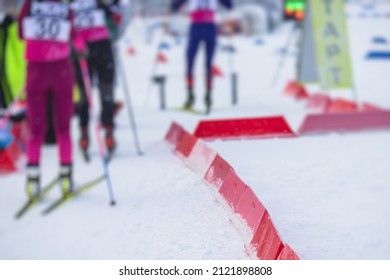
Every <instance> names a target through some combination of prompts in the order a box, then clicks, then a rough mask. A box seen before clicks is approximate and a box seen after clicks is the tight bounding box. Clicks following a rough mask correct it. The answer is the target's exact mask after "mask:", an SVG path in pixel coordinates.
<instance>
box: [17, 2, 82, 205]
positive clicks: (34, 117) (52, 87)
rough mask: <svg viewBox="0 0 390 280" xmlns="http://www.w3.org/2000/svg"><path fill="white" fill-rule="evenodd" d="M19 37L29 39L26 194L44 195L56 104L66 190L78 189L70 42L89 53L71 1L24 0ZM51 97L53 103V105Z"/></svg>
mask: <svg viewBox="0 0 390 280" xmlns="http://www.w3.org/2000/svg"><path fill="white" fill-rule="evenodd" d="M18 23H19V36H20V38H22V39H24V40H25V41H26V52H25V58H26V60H27V62H28V65H27V81H26V91H27V121H28V125H29V129H30V138H29V140H28V143H27V159H28V166H27V186H26V188H27V193H28V195H29V197H31V198H34V197H39V195H40V161H41V146H42V143H43V140H44V137H45V132H46V128H47V113H46V112H47V108H48V107H49V106H53V122H54V126H55V132H56V138H57V143H58V146H59V159H60V176H59V181H60V186H61V188H62V192H63V195H64V196H65V195H67V194H68V193H70V192H72V190H73V180H72V160H73V158H72V142H71V135H70V121H71V117H72V113H73V99H72V92H73V89H72V88H73V81H74V80H73V71H72V65H71V62H70V59H69V57H70V52H71V48H70V43H71V42H72V41H73V42H74V46H75V48H76V49H77V50H78V51H79V52H80V53H82V52H84V44H83V41H82V40H78V39H79V38H77V33H76V32H75V30H74V28H73V17H72V13H71V11H70V6H69V4H68V2H67V1H64V0H25V1H24V3H23V5H22V9H21V11H20V15H19V18H18ZM49 100H51V101H52V102H51V104H49Z"/></svg>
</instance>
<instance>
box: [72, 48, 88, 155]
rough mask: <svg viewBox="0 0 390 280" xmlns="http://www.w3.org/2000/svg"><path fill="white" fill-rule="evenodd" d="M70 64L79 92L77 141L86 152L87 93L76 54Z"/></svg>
mask: <svg viewBox="0 0 390 280" xmlns="http://www.w3.org/2000/svg"><path fill="white" fill-rule="evenodd" d="M72 62H73V69H74V74H75V79H76V83H77V86H78V88H79V92H80V99H79V101H78V103H77V114H78V116H79V125H80V130H81V136H80V140H79V145H80V148H81V149H82V150H83V151H85V152H86V151H87V150H88V147H89V134H88V124H89V105H88V98H87V93H86V89H85V85H84V80H83V74H82V71H81V67H80V63H79V58H78V57H77V54H76V53H72Z"/></svg>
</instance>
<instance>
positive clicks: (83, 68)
mask: <svg viewBox="0 0 390 280" xmlns="http://www.w3.org/2000/svg"><path fill="white" fill-rule="evenodd" d="M79 63H80V68H81V71H82V75H83V80H84V85H85V91H86V94H87V100H88V105H89V107H90V108H91V112H92V117H93V119H94V121H95V132H96V138H97V141H98V146H99V152H100V157H101V159H102V164H103V170H104V177H105V179H106V183H107V189H108V194H109V197H110V205H111V206H114V205H116V201H115V197H114V191H113V188H112V182H111V176H110V172H109V169H108V158H107V155H106V152H105V149H104V144H103V139H102V136H101V134H100V125H99V121H98V117H97V114H96V111H95V108H94V106H93V98H92V87H91V80H90V78H89V71H88V65H87V61H86V59H85V58H81V59H80V61H79Z"/></svg>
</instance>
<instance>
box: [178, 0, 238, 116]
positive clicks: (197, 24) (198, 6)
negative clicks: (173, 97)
mask: <svg viewBox="0 0 390 280" xmlns="http://www.w3.org/2000/svg"><path fill="white" fill-rule="evenodd" d="M185 3H187V4H188V9H189V12H190V16H191V29H190V32H189V42H188V47H187V54H186V61H187V71H186V79H187V100H186V102H185V104H184V109H186V110H191V109H192V106H193V105H194V102H195V96H194V75H193V69H194V61H195V57H196V54H197V51H198V48H199V45H200V43H204V44H205V48H206V95H205V100H204V101H205V106H206V112H207V113H209V112H210V109H211V106H212V87H213V73H212V63H213V58H214V53H215V48H216V43H217V40H216V39H217V26H216V24H215V13H216V10H217V8H218V4H221V5H223V6H224V7H226V8H227V9H229V10H230V9H232V8H233V3H232V0H172V2H171V11H172V12H177V11H178V10H179V9H180V8H181V6H183V5H184V4H185Z"/></svg>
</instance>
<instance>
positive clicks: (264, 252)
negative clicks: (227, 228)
mask: <svg viewBox="0 0 390 280" xmlns="http://www.w3.org/2000/svg"><path fill="white" fill-rule="evenodd" d="M251 245H252V246H253V248H254V249H255V250H256V252H257V256H258V257H259V259H261V260H276V259H277V257H278V256H279V254H280V252H281V251H282V249H283V246H284V245H283V242H282V240H281V239H280V237H279V234H278V232H277V231H276V229H275V226H274V224H273V223H272V220H271V217H270V216H269V214H268V212H267V211H266V212H265V213H264V216H263V218H262V220H261V222H260V225H259V227H258V229H257V231H256V233H255V235H254V237H253V239H252V241H251Z"/></svg>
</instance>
